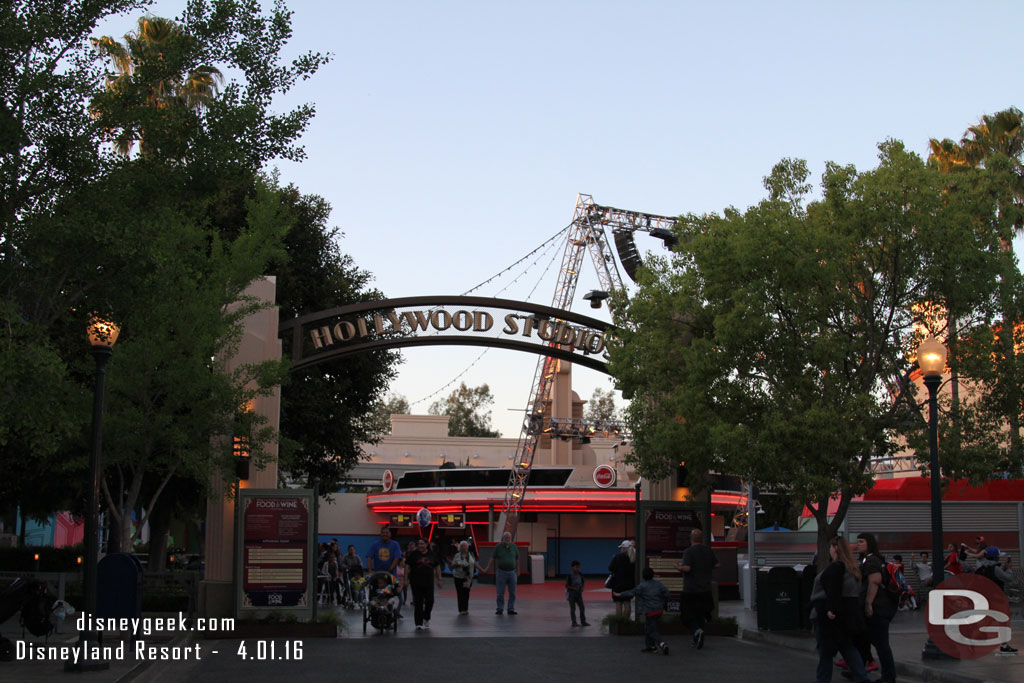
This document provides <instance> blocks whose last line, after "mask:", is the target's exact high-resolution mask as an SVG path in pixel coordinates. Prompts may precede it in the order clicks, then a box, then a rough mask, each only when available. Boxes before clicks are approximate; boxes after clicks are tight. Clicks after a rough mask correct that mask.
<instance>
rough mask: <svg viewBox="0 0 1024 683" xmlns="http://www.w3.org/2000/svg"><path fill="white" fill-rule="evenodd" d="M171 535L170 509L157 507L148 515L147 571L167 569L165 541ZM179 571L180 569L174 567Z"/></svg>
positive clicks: (163, 506) (165, 506) (161, 506)
mask: <svg viewBox="0 0 1024 683" xmlns="http://www.w3.org/2000/svg"><path fill="white" fill-rule="evenodd" d="M170 533H171V508H170V506H169V505H158V506H157V507H156V509H154V510H151V511H150V513H149V569H150V571H154V572H162V571H166V569H167V539H168V536H169V535H170ZM175 569H181V567H175Z"/></svg>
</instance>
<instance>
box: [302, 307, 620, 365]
mask: <svg viewBox="0 0 1024 683" xmlns="http://www.w3.org/2000/svg"><path fill="white" fill-rule="evenodd" d="M492 327H494V316H492V315H491V314H490V313H487V312H486V311H467V310H458V311H455V312H454V313H449V312H448V311H445V310H443V309H437V310H434V311H411V312H405V313H386V314H383V315H373V316H372V317H370V318H369V319H366V318H355V319H353V320H351V321H349V320H342V321H340V322H338V323H336V324H335V325H334V326H333V327H331V326H329V325H323V326H321V327H317V328H314V329H312V330H310V331H309V334H310V338H311V340H312V342H313V348H315V349H322V348H325V347H328V346H333V345H334V344H336V343H346V342H350V341H353V340H357V339H363V338H366V337H371V336H380V335H385V334H400V335H409V334H415V333H416V332H417V331H424V332H426V331H427V330H429V329H431V328H432V329H434V330H437V331H438V332H444V331H447V330H449V329H455V330H458V331H459V332H468V331H470V330H472V331H473V332H488V331H490V330H491V328H492ZM501 332H502V334H505V335H509V336H515V335H520V336H523V337H527V338H530V337H532V336H533V335H534V334H536V336H537V338H538V339H540V340H541V341H543V342H553V343H556V344H561V345H562V346H568V347H572V348H574V349H578V350H580V351H582V352H583V353H584V354H585V355H592V354H599V353H602V352H603V351H604V350H605V335H604V333H603V332H595V331H594V330H591V329H588V328H585V327H578V326H576V325H570V324H568V323H566V322H564V321H559V322H553V321H551V320H547V319H545V318H539V317H537V316H533V315H530V316H522V315H519V314H516V313H509V314H508V315H506V316H505V326H504V328H502V330H501Z"/></svg>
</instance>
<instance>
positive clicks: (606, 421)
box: [583, 387, 622, 428]
mask: <svg viewBox="0 0 1024 683" xmlns="http://www.w3.org/2000/svg"><path fill="white" fill-rule="evenodd" d="M583 418H584V419H585V420H587V421H588V422H590V423H591V424H593V425H595V426H596V427H598V428H600V427H601V426H602V425H611V424H617V423H619V422H621V421H622V415H621V414H620V413H619V409H618V407H616V405H615V392H614V391H612V390H611V389H608V390H607V391H605V390H602V389H601V387H594V393H593V394H591V395H590V400H589V401H587V407H586V409H585V410H584V411H583Z"/></svg>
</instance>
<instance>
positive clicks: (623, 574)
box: [608, 540, 636, 618]
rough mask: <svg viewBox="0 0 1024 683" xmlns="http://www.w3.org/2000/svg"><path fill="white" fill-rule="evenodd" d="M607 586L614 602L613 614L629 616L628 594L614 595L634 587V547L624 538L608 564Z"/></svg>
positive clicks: (629, 598)
mask: <svg viewBox="0 0 1024 683" xmlns="http://www.w3.org/2000/svg"><path fill="white" fill-rule="evenodd" d="M608 571H609V572H610V573H611V575H610V576H609V577H608V581H609V583H608V588H611V590H612V602H614V603H615V614H617V615H623V616H625V617H627V618H628V617H629V609H630V607H629V603H630V600H631V599H632V598H631V597H630V596H625V597H624V596H622V595H619V596H616V595H615V594H616V593H625V592H626V591H629V590H632V589H633V588H635V587H636V548H635V547H634V546H633V543H632V541H629V540H626V541H623V542H622V543H620V544H619V552H618V553H616V554H615V557H613V558H612V561H611V562H610V563H609V564H608Z"/></svg>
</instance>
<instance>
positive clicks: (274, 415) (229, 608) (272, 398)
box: [199, 277, 281, 617]
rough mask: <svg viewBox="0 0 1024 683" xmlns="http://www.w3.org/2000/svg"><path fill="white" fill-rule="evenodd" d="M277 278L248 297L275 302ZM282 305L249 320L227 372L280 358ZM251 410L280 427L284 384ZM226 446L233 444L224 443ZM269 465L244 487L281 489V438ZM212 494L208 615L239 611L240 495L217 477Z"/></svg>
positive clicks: (205, 586)
mask: <svg viewBox="0 0 1024 683" xmlns="http://www.w3.org/2000/svg"><path fill="white" fill-rule="evenodd" d="M276 291H277V278H275V277H265V278H262V279H260V280H256V281H254V282H253V283H252V284H250V285H249V287H248V288H246V290H245V294H246V295H247V296H252V297H256V298H258V299H260V300H262V301H266V302H269V303H271V304H272V303H274V301H275V297H276ZM277 323H278V310H277V307H276V306H270V307H268V308H265V309H263V310H260V311H257V312H256V313H254V314H252V315H250V316H249V317H248V318H246V319H245V331H244V333H243V336H242V340H241V343H240V344H239V346H238V351H237V352H236V353H235V355H234V356H232V357H231V358H229V359H227V361H226V363H225V365H226V368H225V369H226V371H227V372H231V371H233V370H235V369H237V368H238V367H240V366H241V365H244V364H246V363H259V362H262V361H267V360H280V359H281V340H280V339H279V338H278V336H277ZM252 410H253V411H255V412H257V413H259V414H260V415H263V416H264V417H265V418H266V419H267V424H268V425H269V426H270V427H273V428H274V430H275V431H276V430H277V429H279V428H280V426H281V387H275V389H274V391H273V393H271V394H270V395H269V396H263V397H260V398H257V399H256V400H255V401H253V405H252ZM223 447H224V448H230V445H229V444H224V445H223ZM267 451H268V453H269V455H270V459H269V462H268V463H267V466H266V467H265V468H264V469H262V470H257V469H256V467H255V466H253V467H252V468H251V469H250V473H249V479H248V480H247V481H243V482H241V487H242V488H259V489H274V488H277V443H276V442H274V443H272V444H269V445H268V447H267ZM212 487H213V494H212V497H211V498H210V499H209V500H208V501H207V503H206V539H205V543H204V549H205V562H206V570H205V573H204V577H203V580H202V581H201V582H200V584H199V612H200V614H201V615H202V616H204V617H230V616H234V575H233V570H234V552H235V542H234V541H235V500H234V498H232V497H230V496H227V495H223V494H222V492H223V491H225V489H226V484H225V482H224V480H223V479H222V478H221V477H220V476H217V477H215V478H214V481H213V482H212Z"/></svg>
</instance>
